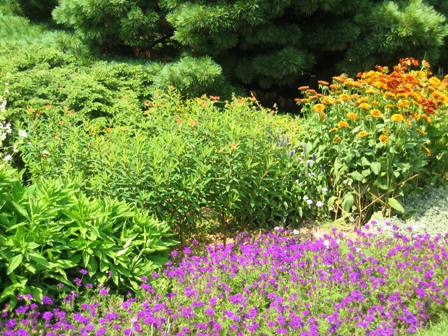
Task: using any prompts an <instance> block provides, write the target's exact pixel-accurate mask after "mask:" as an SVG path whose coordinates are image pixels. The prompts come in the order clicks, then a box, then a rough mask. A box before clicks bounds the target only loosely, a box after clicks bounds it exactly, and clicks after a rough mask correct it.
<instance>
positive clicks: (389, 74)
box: [296, 58, 448, 144]
mask: <svg viewBox="0 0 448 336" xmlns="http://www.w3.org/2000/svg"><path fill="white" fill-rule="evenodd" d="M319 84H320V85H321V87H325V91H324V92H323V93H318V92H317V91H316V90H313V89H310V88H309V87H300V90H302V92H303V93H304V98H302V99H296V101H297V102H299V103H301V104H303V105H305V106H307V105H308V106H310V107H312V110H314V111H315V112H318V113H319V115H320V117H321V118H320V119H321V120H322V121H323V120H325V122H326V123H327V127H328V129H329V130H330V133H333V132H336V133H337V132H338V130H342V129H348V130H353V131H354V132H355V134H356V135H357V137H358V138H361V139H362V138H364V137H367V136H368V135H370V134H372V135H374V133H375V132H380V133H377V134H376V135H374V136H375V138H376V139H377V141H379V142H382V143H383V144H387V143H388V142H389V136H388V135H387V134H381V129H377V130H376V131H373V130H374V129H373V128H372V127H373V126H372V125H373V124H379V123H382V124H383V126H382V127H383V128H387V127H389V126H390V127H393V126H392V125H395V127H411V126H412V127H415V129H416V133H417V134H419V135H421V136H425V135H426V131H425V128H426V127H427V126H428V125H427V124H428V123H431V122H432V118H431V116H433V117H434V115H435V114H436V113H439V112H440V111H443V112H444V113H446V112H447V111H448V75H447V76H445V77H444V78H443V79H439V78H437V77H435V76H433V75H432V73H431V70H430V66H429V63H428V62H426V61H423V62H422V63H420V62H419V61H418V60H416V59H413V58H405V59H401V60H400V63H399V64H398V65H396V66H395V67H394V68H393V70H392V71H390V70H389V68H387V67H381V66H377V67H376V68H375V70H371V71H367V72H363V73H359V74H358V75H357V78H356V79H353V78H349V77H348V76H346V75H341V76H336V77H334V80H333V83H332V84H328V83H327V82H324V81H319ZM324 111H325V112H326V113H324ZM344 119H345V120H344ZM372 123H373V124H372ZM367 124H370V127H371V128H369V127H367V128H366V126H367ZM388 125H389V126H388ZM358 126H359V127H358ZM355 127H357V128H356V129H355ZM360 129H361V131H359V130H360ZM363 129H364V130H363ZM372 131H373V132H372ZM337 139H339V137H338V138H337ZM337 142H338V141H337Z"/></svg>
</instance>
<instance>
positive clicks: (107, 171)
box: [21, 95, 325, 234]
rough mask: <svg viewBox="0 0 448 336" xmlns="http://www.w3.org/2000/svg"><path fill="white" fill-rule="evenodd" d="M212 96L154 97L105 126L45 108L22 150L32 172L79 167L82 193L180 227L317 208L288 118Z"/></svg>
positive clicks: (270, 218) (259, 219) (229, 224)
mask: <svg viewBox="0 0 448 336" xmlns="http://www.w3.org/2000/svg"><path fill="white" fill-rule="evenodd" d="M212 98H213V99H208V98H201V99H193V100H187V101H182V100H181V99H180V98H179V97H178V96H177V95H169V96H160V97H159V98H158V99H155V100H153V101H152V102H149V103H148V104H149V105H151V106H150V108H149V109H148V111H146V112H145V115H146V116H145V117H144V118H140V119H138V120H137V121H136V122H135V123H134V124H129V123H128V124H119V123H115V124H114V125H113V126H109V125H108V124H107V122H106V121H105V119H96V120H93V121H89V120H87V119H86V118H84V117H82V116H81V115H79V114H67V115H65V116H63V117H61V116H60V115H58V114H51V112H50V111H47V112H45V113H44V114H43V115H42V116H35V119H32V120H31V119H30V120H29V121H28V125H29V128H28V130H29V133H30V137H29V139H28V142H27V144H25V145H24V146H22V147H21V148H22V151H23V159H24V160H25V162H26V164H27V167H28V169H29V170H30V172H31V174H32V175H33V176H46V177H51V176H73V175H76V174H79V175H80V178H81V180H82V181H84V189H85V190H87V191H88V192H89V193H90V194H92V195H99V196H116V197H118V198H120V199H123V200H126V201H129V202H135V203H137V204H138V205H139V206H141V207H144V208H146V209H148V210H149V211H150V212H151V213H155V214H157V216H158V218H160V219H163V220H166V221H168V222H170V223H171V224H172V225H173V227H175V228H176V230H177V232H178V233H180V234H190V233H192V232H195V231H197V230H198V229H199V228H201V230H206V229H210V230H228V229H229V228H235V227H244V228H247V227H249V226H251V225H252V226H254V227H263V226H275V225H278V223H289V224H294V223H297V222H298V221H300V218H301V217H302V216H307V217H308V216H310V215H316V214H319V213H320V214H322V213H324V212H325V210H323V208H318V207H316V206H315V205H313V206H309V204H308V203H307V199H306V198H305V199H303V196H307V197H315V198H314V200H315V202H317V201H318V200H321V201H324V199H323V197H325V195H323V194H322V187H324V185H322V178H321V177H320V169H319V167H318V166H317V165H316V166H313V167H309V166H308V164H307V162H306V160H305V159H304V158H303V157H302V156H301V154H302V147H301V146H300V148H298V149H295V148H293V147H292V146H291V145H290V143H291V142H292V140H293V138H294V137H295V132H296V131H297V129H298V126H297V123H296V122H295V121H294V120H293V119H291V118H289V117H286V116H285V117H282V116H278V115H273V114H272V113H268V112H267V111H266V110H264V109H260V108H259V107H257V106H256V103H255V101H253V100H251V99H243V98H239V99H236V98H235V99H234V100H232V101H230V102H228V103H225V104H224V105H223V104H222V103H219V102H217V101H216V99H217V98H216V97H212ZM220 105H223V106H221V107H219V106H220ZM310 166H311V164H310ZM309 174H311V177H309V176H308V175H309ZM319 204H320V203H319Z"/></svg>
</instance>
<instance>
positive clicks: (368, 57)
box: [339, 0, 448, 72]
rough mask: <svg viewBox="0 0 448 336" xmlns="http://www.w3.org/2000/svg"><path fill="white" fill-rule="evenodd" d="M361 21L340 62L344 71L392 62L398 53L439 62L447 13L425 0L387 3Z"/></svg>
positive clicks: (447, 29) (447, 31)
mask: <svg viewBox="0 0 448 336" xmlns="http://www.w3.org/2000/svg"><path fill="white" fill-rule="evenodd" d="M357 20H358V21H357V22H358V23H359V24H360V26H361V27H363V26H362V24H364V27H363V29H362V31H361V33H360V34H359V36H358V37H359V38H358V39H357V40H355V41H354V43H353V46H352V47H351V48H349V49H348V50H347V53H346V56H345V59H344V61H343V62H342V63H341V64H340V65H339V69H340V70H341V71H346V70H350V71H352V72H354V71H356V70H359V69H364V70H365V69H368V68H372V67H373V66H374V65H376V64H390V65H391V64H393V63H394V62H396V61H397V57H398V56H407V57H415V58H419V59H423V58H425V59H427V60H429V61H431V62H434V63H436V62H437V61H438V60H439V58H440V52H441V51H442V50H443V49H442V47H443V46H444V44H445V38H446V36H447V35H448V25H447V24H446V23H447V22H446V16H445V15H443V14H441V13H439V12H437V11H435V10H434V8H432V7H431V6H429V5H427V4H426V3H425V2H424V1H422V0H412V1H405V2H404V4H402V5H400V4H399V2H392V1H389V2H384V3H382V4H380V5H377V6H375V7H374V9H373V10H372V13H371V14H370V15H369V17H367V18H362V17H359V18H357ZM366 21H367V24H366ZM366 36H368V38H367V39H366Z"/></svg>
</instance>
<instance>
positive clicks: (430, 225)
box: [372, 185, 448, 235]
mask: <svg viewBox="0 0 448 336" xmlns="http://www.w3.org/2000/svg"><path fill="white" fill-rule="evenodd" d="M404 206H405V209H406V214H405V216H404V217H403V218H399V217H392V218H390V219H385V218H383V217H382V216H381V215H380V214H375V215H374V216H372V219H373V220H374V221H376V222H377V223H376V224H375V225H372V226H373V227H374V228H376V229H379V228H381V229H383V230H384V232H390V231H393V229H392V227H393V226H397V227H398V228H399V231H401V232H409V230H408V229H407V228H408V227H411V228H412V232H415V233H429V234H430V235H437V234H442V235H445V234H448V185H444V186H439V187H433V188H428V189H426V190H424V191H422V192H421V193H420V194H419V195H418V197H414V198H412V199H409V200H408V201H407V202H406V204H405V205H404Z"/></svg>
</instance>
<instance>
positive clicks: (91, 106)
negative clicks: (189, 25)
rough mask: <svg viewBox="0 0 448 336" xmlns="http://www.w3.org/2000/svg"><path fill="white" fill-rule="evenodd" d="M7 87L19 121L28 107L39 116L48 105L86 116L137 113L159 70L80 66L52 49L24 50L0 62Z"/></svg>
mask: <svg viewBox="0 0 448 336" xmlns="http://www.w3.org/2000/svg"><path fill="white" fill-rule="evenodd" d="M0 62H1V63H3V64H2V71H0V72H1V73H2V74H3V78H4V80H5V81H6V82H8V83H9V89H10V93H9V95H8V97H7V98H8V105H9V109H8V110H9V114H10V115H14V119H20V118H22V117H23V115H24V112H25V110H26V109H27V108H29V111H34V112H36V113H39V111H40V110H42V109H44V108H47V107H49V106H51V107H52V108H54V109H59V110H61V111H64V110H72V111H75V112H77V113H83V114H88V115H89V116H90V117H92V118H94V117H98V116H108V117H111V116H114V115H117V114H118V113H127V114H130V113H134V112H141V110H142V108H143V102H144V101H145V100H146V99H148V98H149V97H150V94H151V92H152V88H151V84H152V81H153V78H154V76H155V75H156V73H157V72H158V71H159V70H160V68H161V67H160V66H159V65H158V64H151V65H148V66H142V65H133V64H126V63H120V62H91V63H87V64H83V63H81V62H79V61H78V60H76V58H75V57H74V56H72V55H70V54H66V53H64V52H62V51H60V50H57V49H55V48H48V47H44V48H28V49H25V50H24V51H23V52H22V54H21V55H19V56H18V57H16V58H14V59H10V58H7V57H6V56H5V57H4V58H3V59H0Z"/></svg>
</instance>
